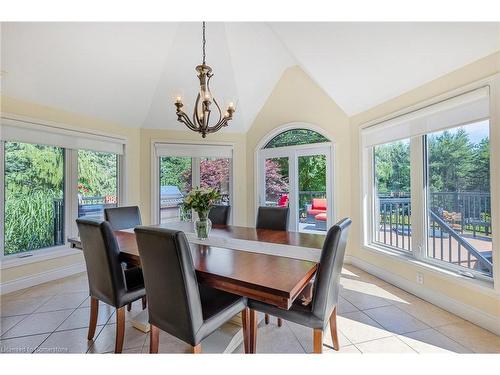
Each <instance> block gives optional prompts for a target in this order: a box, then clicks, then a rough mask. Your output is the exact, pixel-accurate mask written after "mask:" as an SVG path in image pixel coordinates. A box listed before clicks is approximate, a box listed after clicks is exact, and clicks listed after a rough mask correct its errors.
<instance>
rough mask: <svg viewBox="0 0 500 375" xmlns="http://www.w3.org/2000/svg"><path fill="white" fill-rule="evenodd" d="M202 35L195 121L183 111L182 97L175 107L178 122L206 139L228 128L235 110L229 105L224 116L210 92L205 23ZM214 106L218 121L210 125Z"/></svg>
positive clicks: (178, 97)
mask: <svg viewBox="0 0 500 375" xmlns="http://www.w3.org/2000/svg"><path fill="white" fill-rule="evenodd" d="M202 33H203V38H202V46H203V47H202V49H203V52H202V53H203V62H202V64H201V65H198V66H197V67H196V72H198V79H199V80H200V92H199V93H198V96H197V97H196V102H195V104H194V111H193V119H192V120H191V119H190V118H189V116H188V115H186V113H185V112H184V111H183V110H182V107H184V104H183V103H182V98H181V97H180V96H177V98H176V99H175V107H176V108H177V110H176V114H177V121H179V122H182V123H183V124H185V125H186V126H187V127H188V128H189V129H191V130H192V131H195V132H198V133H201V136H202V137H203V138H205V137H206V136H207V134H210V133H215V132H216V131H218V130H220V129H221V128H222V127H224V126H227V124H228V121H229V120H232V118H233V113H234V111H235V108H234V104H233V103H229V105H228V107H227V109H226V111H225V113H224V115H222V111H221V109H220V107H219V103H217V100H215V98H214V97H213V96H212V93H211V92H210V86H209V85H210V78H212V76H213V73H212V68H211V67H210V66H208V65H207V64H206V62H205V44H206V39H205V22H203V26H202ZM212 104H213V105H214V106H215V107H216V108H217V112H218V120H217V122H216V123H214V124H213V125H210V114H211V112H212V110H211V109H210V106H211V105H212Z"/></svg>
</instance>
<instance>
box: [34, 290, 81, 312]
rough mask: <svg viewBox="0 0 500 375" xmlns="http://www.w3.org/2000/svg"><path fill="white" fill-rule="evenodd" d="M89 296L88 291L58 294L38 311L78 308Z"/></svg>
mask: <svg viewBox="0 0 500 375" xmlns="http://www.w3.org/2000/svg"><path fill="white" fill-rule="evenodd" d="M87 298H88V294H87V293H86V292H78V293H64V294H58V295H56V296H54V297H52V298H51V299H49V300H48V301H47V302H45V303H44V304H43V305H42V306H40V307H39V308H38V309H37V310H36V312H47V311H57V310H65V309H76V308H77V307H78V306H80V305H81V304H82V302H83V301H85V300H86V299H87Z"/></svg>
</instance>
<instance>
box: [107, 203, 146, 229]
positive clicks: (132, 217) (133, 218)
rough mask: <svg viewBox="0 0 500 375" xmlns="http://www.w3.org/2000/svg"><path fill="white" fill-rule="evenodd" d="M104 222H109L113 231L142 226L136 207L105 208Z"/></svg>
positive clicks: (139, 213)
mask: <svg viewBox="0 0 500 375" xmlns="http://www.w3.org/2000/svg"><path fill="white" fill-rule="evenodd" d="M104 220H106V221H108V222H109V224H110V225H111V228H113V230H122V229H130V228H135V227H136V226H138V225H141V224H142V221H141V211H140V210H139V207H138V206H128V207H113V208H105V209H104Z"/></svg>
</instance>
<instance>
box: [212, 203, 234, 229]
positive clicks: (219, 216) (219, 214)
mask: <svg viewBox="0 0 500 375" xmlns="http://www.w3.org/2000/svg"><path fill="white" fill-rule="evenodd" d="M230 211H231V206H226V205H216V206H213V207H212V208H211V209H210V212H209V213H208V218H209V219H210V221H211V222H212V224H218V225H227V223H228V222H229V212H230Z"/></svg>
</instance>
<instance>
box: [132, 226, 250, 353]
mask: <svg viewBox="0 0 500 375" xmlns="http://www.w3.org/2000/svg"><path fill="white" fill-rule="evenodd" d="M135 233H136V239H137V245H138V248H139V255H140V257H141V264H142V269H143V270H144V281H145V285H146V291H147V294H148V311H149V323H150V324H151V331H150V348H149V351H150V353H157V352H158V341H159V329H161V330H163V331H165V332H167V333H169V334H171V335H173V336H175V337H177V338H179V339H181V340H182V341H184V342H186V343H188V344H190V345H191V346H192V350H193V353H199V352H200V351H201V344H200V342H201V341H202V340H203V339H204V338H205V337H207V336H208V335H210V334H211V333H212V332H214V331H215V330H217V329H218V328H219V327H220V326H222V325H223V324H224V323H226V322H227V321H228V320H230V319H231V318H232V317H233V316H235V315H236V314H238V313H240V312H242V311H244V313H243V319H244V334H245V340H244V342H245V348H247V345H248V343H249V339H248V330H247V329H246V327H247V326H248V324H247V323H248V322H247V321H246V319H247V317H248V315H249V314H248V309H247V299H246V298H245V297H240V296H237V295H234V294H231V293H226V292H223V291H220V290H217V289H213V288H209V287H207V286H203V285H198V281H197V278H196V270H195V268H194V264H193V257H192V254H191V249H190V247H189V243H188V242H187V239H186V236H185V234H184V233H183V232H181V231H175V230H169V229H163V228H153V227H145V226H140V227H136V228H135Z"/></svg>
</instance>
